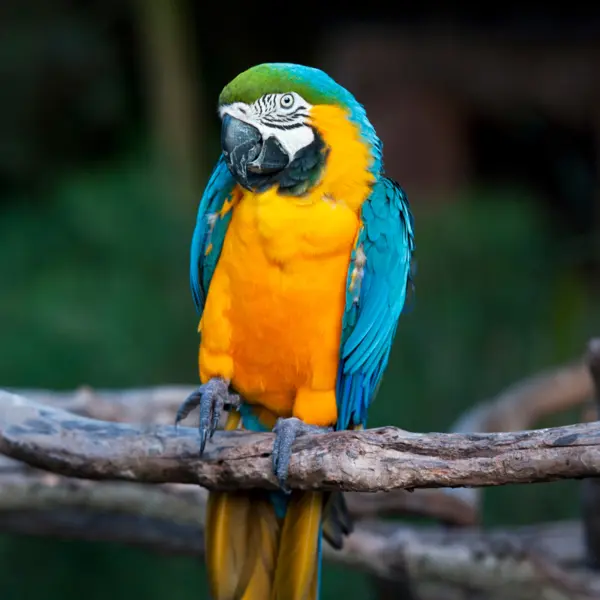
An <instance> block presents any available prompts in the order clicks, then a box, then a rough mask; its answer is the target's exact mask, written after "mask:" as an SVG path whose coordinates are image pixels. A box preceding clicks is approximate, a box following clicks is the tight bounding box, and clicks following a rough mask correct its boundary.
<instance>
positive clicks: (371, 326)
mask: <svg viewBox="0 0 600 600" xmlns="http://www.w3.org/2000/svg"><path fill="white" fill-rule="evenodd" d="M361 220H362V228H361V231H360V233H359V237H358V240H357V243H356V246H355V248H354V250H353V252H352V259H351V263H350V268H349V271H348V285H347V292H346V307H345V312H344V317H343V321H342V341H341V350H340V365H339V369H338V376H337V385H336V395H337V405H338V422H337V429H340V430H341V429H348V427H349V426H352V425H363V426H364V425H366V419H367V411H368V408H369V404H370V403H371V401H372V399H373V397H374V396H375V393H376V392H377V388H378V386H379V383H380V382H381V377H382V375H383V371H384V370H385V367H386V366H387V362H388V358H389V355H390V350H391V347H392V341H393V339H394V335H395V333H396V327H397V325H398V319H399V318H400V313H401V312H402V309H403V307H404V302H405V299H406V291H407V285H408V283H409V282H410V263H411V258H412V253H413V250H414V233H413V220H412V215H411V213H410V207H409V205H408V201H407V199H406V196H405V195H404V192H403V191H402V189H401V188H400V186H399V185H398V184H397V183H396V182H395V181H392V180H391V179H388V178H386V177H381V178H380V180H379V181H378V182H377V183H376V184H375V186H374V188H373V191H372V193H371V195H370V197H369V198H368V200H367V201H366V202H365V203H364V204H363V207H362V214H361Z"/></svg>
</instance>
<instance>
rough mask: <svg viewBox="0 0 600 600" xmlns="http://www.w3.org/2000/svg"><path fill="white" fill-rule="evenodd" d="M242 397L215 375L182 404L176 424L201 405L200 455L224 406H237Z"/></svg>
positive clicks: (215, 426) (229, 407)
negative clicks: (231, 391)
mask: <svg viewBox="0 0 600 600" xmlns="http://www.w3.org/2000/svg"><path fill="white" fill-rule="evenodd" d="M239 404H240V397H239V396H238V395H237V394H230V393H229V384H228V383H227V382H226V381H225V380H224V379H222V378H220V377H215V378H213V379H210V380H209V381H207V382H206V383H205V384H204V385H201V386H200V387H199V388H198V389H197V390H195V391H194V392H192V393H191V394H190V395H189V396H188V397H187V398H186V399H185V400H184V401H183V403H182V404H181V406H180V407H179V410H178V411H177V415H176V416H175V426H176V427H177V425H178V424H179V422H180V421H181V420H182V419H185V417H187V415H189V414H190V412H191V411H192V410H194V408H196V407H197V406H199V407H200V424H199V432H200V455H202V454H203V453H204V448H205V446H206V442H207V440H209V439H211V438H212V436H213V434H214V433H215V431H216V429H217V427H218V425H219V418H220V416H221V411H222V410H223V409H224V408H227V409H231V408H237V407H238V406H239Z"/></svg>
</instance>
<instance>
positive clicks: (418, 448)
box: [0, 392, 600, 492]
mask: <svg viewBox="0 0 600 600" xmlns="http://www.w3.org/2000/svg"><path fill="white" fill-rule="evenodd" d="M272 443H273V434H270V433H264V434H255V433H249V432H243V431H232V432H221V431H219V432H217V433H216V434H215V436H214V438H213V442H212V443H211V444H209V445H208V447H207V451H206V452H205V454H204V456H203V457H202V458H199V456H198V439H197V434H196V431H195V430H194V429H191V428H183V427H182V428H179V429H178V430H177V429H176V428H174V427H171V426H164V425H163V426H157V425H148V426H133V425H127V424H122V423H111V422H107V421H97V420H93V419H88V418H84V417H80V416H76V415H73V414H71V413H68V412H66V411H63V410H60V409H55V408H51V407H48V406H45V405H42V404H38V403H35V402H33V401H30V400H27V399H25V398H23V397H21V396H17V395H15V394H10V393H7V392H0V452H2V453H3V454H5V455H6V456H10V457H12V458H15V459H17V460H22V461H23V462H26V463H28V464H30V465H32V466H34V467H39V468H42V469H45V470H48V471H53V472H55V473H58V474H63V475H68V476H71V477H79V478H86V479H121V480H129V481H140V482H147V483H167V482H170V483H196V484H199V485H202V486H204V487H208V488H218V489H233V488H235V489H248V488H266V489H273V488H275V487H276V482H275V478H274V476H273V474H272V468H271V447H272ZM598 474H600V423H598V422H594V423H585V424H579V425H570V426H566V427H555V428H549V429H540V430H537V431H522V432H517V433H512V432H511V433H495V434H444V433H431V434H415V433H410V432H406V431H403V430H400V429H397V428H394V427H383V428H379V429H371V430H365V431H360V432H358V431H342V432H334V433H329V434H326V435H316V436H305V437H303V438H300V439H299V440H298V441H297V442H296V443H295V444H294V452H293V455H292V460H291V463H290V474H289V485H290V487H292V488H297V489H321V490H336V489H337V490H342V491H363V492H365V491H379V490H391V489H396V488H404V489H412V488H418V487H424V488H427V487H456V486H490V485H503V484H507V483H531V482H540V481H553V480H557V479H573V478H580V477H591V476H597V475H598Z"/></svg>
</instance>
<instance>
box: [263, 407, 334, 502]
mask: <svg viewBox="0 0 600 600" xmlns="http://www.w3.org/2000/svg"><path fill="white" fill-rule="evenodd" d="M273 431H274V432H275V444H274V445H273V471H274V472H275V476H276V477H277V481H279V486H280V487H281V489H282V490H283V491H284V492H286V493H289V492H290V491H291V490H290V489H289V488H288V487H287V486H286V485H285V480H286V479H287V474H288V469H289V466H290V458H291V457H292V445H293V443H294V440H295V439H296V438H297V437H298V436H300V435H305V434H307V433H313V434H314V433H328V432H330V431H333V427H318V426H316V425H307V424H306V423H304V421H301V420H300V419H298V418H296V417H290V418H288V419H284V418H279V419H277V422H276V423H275V427H273Z"/></svg>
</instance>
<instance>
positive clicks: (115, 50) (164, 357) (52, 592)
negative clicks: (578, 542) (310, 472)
mask: <svg viewBox="0 0 600 600" xmlns="http://www.w3.org/2000/svg"><path fill="white" fill-rule="evenodd" d="M370 4H373V3H370ZM309 5H310V7H312V8H314V6H313V3H309ZM309 5H307V7H306V8H307V10H306V11H301V12H302V14H298V15H297V16H296V18H295V20H294V26H293V27H292V26H291V24H290V22H286V21H285V20H281V21H277V20H276V19H275V16H274V15H273V14H272V11H270V12H269V14H264V15H263V14H261V15H259V16H257V15H256V14H254V15H252V11H251V10H250V9H251V7H250V6H245V5H243V4H241V3H238V2H233V3H231V12H232V14H234V13H235V14H236V18H235V19H234V18H233V17H232V16H229V17H227V18H226V17H225V16H224V15H223V14H221V13H220V12H217V9H218V7H212V9H211V8H205V7H201V6H200V5H199V3H198V5H196V4H195V3H191V2H179V3H167V2H161V1H156V2H154V1H153V0H148V1H147V2H142V1H140V2H137V3H136V2H131V3H121V2H117V1H116V0H109V1H105V2H100V1H89V2H75V1H67V0H61V1H55V2H52V3H46V4H44V3H43V2H41V1H40V2H34V1H33V0H24V1H19V0H4V2H3V4H2V7H1V8H0V34H1V35H0V78H1V80H0V90H1V91H0V243H1V245H0V249H1V255H2V260H0V332H1V338H2V344H1V345H0V386H2V387H30V388H31V387H43V388H55V389H70V388H73V387H76V386H79V385H81V384H88V385H91V386H97V387H105V388H106V387H127V386H146V385H153V384H162V383H194V382H196V380H197V374H196V349H197V343H198V339H197V334H196V315H195V312H194V309H193V304H192V301H191V297H190V293H189V289H188V263H187V261H188V248H189V243H190V239H191V234H192V230H193V226H194V221H195V211H196V206H197V201H198V199H199V197H200V195H201V193H202V189H203V185H204V182H205V181H206V177H207V175H208V173H209V170H210V168H211V166H212V164H213V163H214V161H215V160H216V158H217V156H218V152H219V149H218V135H219V130H218V122H217V118H216V114H215V110H214V107H215V104H216V97H217V94H218V92H219V90H220V88H221V87H222V86H223V85H225V84H226V83H227V82H228V81H229V80H230V79H231V78H232V77H233V76H235V75H236V74H237V73H238V72H239V71H241V70H243V69H244V68H247V67H248V66H251V65H252V64H255V63H258V62H262V61H265V60H291V61H297V62H303V63H309V64H313V65H315V66H321V67H322V68H326V69H327V70H328V71H329V72H330V73H331V74H332V75H333V76H334V77H336V78H337V79H338V80H339V81H340V82H341V83H343V84H347V85H348V86H349V87H351V89H352V90H353V91H355V92H356V93H357V95H358V96H359V99H360V100H363V101H364V102H365V104H366V107H367V110H368V112H369V115H370V116H371V118H372V120H373V122H374V123H375V124H376V125H377V126H378V129H379V132H380V134H381V137H382V138H383V140H384V142H385V144H386V147H390V148H391V149H392V153H391V159H390V158H387V159H386V164H387V167H388V171H389V173H390V175H392V176H394V177H395V178H397V179H399V180H400V182H401V183H402V184H403V185H404V187H405V189H406V191H407V193H408V196H409V199H410V200H411V203H412V207H413V210H414V214H415V221H416V233H417V265H418V272H417V276H416V294H415V296H414V298H413V302H412V310H411V311H410V312H409V313H408V314H407V315H406V316H405V317H404V318H403V320H402V323H401V326H400V328H399V333H398V336H397V342H396V345H395V347H394V351H393V354H392V361H391V365H390V367H389V371H388V373H387V376H386V378H385V380H384V384H383V387H382V391H381V393H380V395H379V397H378V400H377V402H376V403H375V405H374V407H373V410H372V419H371V422H370V424H371V425H382V424H395V425H399V426H402V427H403V428H406V429H411V430H416V431H432V430H445V429H447V428H448V427H449V426H450V425H451V423H452V422H453V421H454V419H455V418H456V417H457V416H458V415H459V414H460V412H461V411H462V410H464V409H466V408H467V407H469V406H470V405H471V404H472V403H473V402H476V401H478V400H481V399H483V398H485V397H488V396H490V395H493V394H495V393H497V392H498V391H500V390H501V389H502V388H503V387H504V386H507V385H508V384H510V383H512V382H513V381H515V380H516V379H519V378H521V377H524V376H526V375H528V374H530V373H533V372H535V371H536V370H539V369H542V368H546V367H548V366H551V365H554V364H558V363H561V362H562V361H565V360H570V359H572V358H573V357H575V356H578V355H579V354H580V353H581V352H582V350H583V348H584V344H585V342H586V340H587V339H588V338H589V337H590V336H591V335H593V334H594V332H597V331H598V324H599V321H600V311H598V309H597V300H598V289H597V286H596V285H595V282H596V281H597V274H598V261H597V258H598V256H597V254H598V253H597V250H598V247H597V242H595V240H596V239H597V237H596V236H597V233H598V219H597V212H596V206H597V174H598V166H599V165H600V161H599V160H598V159H599V157H598V135H599V134H598V131H599V130H598V127H597V113H595V114H594V113H593V112H591V113H589V112H586V110H588V109H587V108H586V106H587V105H586V104H585V102H583V100H582V103H581V106H580V107H578V108H573V107H571V106H570V105H568V103H567V105H565V106H562V107H560V106H559V108H558V109H556V107H555V109H556V110H554V112H553V111H550V110H547V107H544V105H543V103H541V105H538V104H536V101H535V99H534V100H531V99H528V98H523V99H522V100H521V101H520V100H519V99H518V98H520V96H519V95H518V94H516V93H515V97H516V98H517V100H515V101H514V102H513V104H510V105H508V104H507V106H506V107H503V108H502V109H501V110H500V111H498V110H497V109H495V112H494V111H491V110H490V111H487V110H486V104H485V101H484V100H481V101H479V104H478V105H477V106H475V107H474V106H472V103H470V102H467V101H465V102H463V103H462V104H461V108H460V109H459V110H458V112H456V113H453V116H452V119H453V122H458V123H460V127H458V128H457V131H458V134H453V136H454V137H452V136H450V138H451V142H447V140H448V134H447V133H446V142H447V145H448V144H449V147H450V150H449V151H448V154H447V156H449V157H452V158H454V157H455V156H456V155H457V154H458V153H459V151H460V152H462V153H463V154H464V155H466V156H467V157H468V160H466V163H468V166H467V167H465V166H464V163H461V164H462V166H458V167H456V166H455V167H454V171H453V175H452V176H444V175H443V174H442V175H440V174H439V173H440V169H439V168H438V169H437V171H436V169H434V165H433V162H432V163H428V161H427V156H429V155H430V153H432V152H434V150H435V149H436V148H437V139H438V138H437V137H436V135H437V130H436V131H434V132H433V140H434V143H432V145H431V147H426V148H425V150H423V149H422V148H421V151H420V152H421V155H424V156H425V159H424V160H422V164H419V165H416V166H415V165H413V164H412V163H411V164H410V165H408V164H407V161H406V160H403V156H406V153H407V152H408V153H410V152H411V149H413V148H414V149H415V152H416V153H417V154H419V150H418V149H419V143H420V142H421V141H423V140H426V139H427V132H426V131H424V130H423V131H422V132H420V131H419V129H418V127H417V128H416V129H413V130H412V131H408V133H410V136H412V137H410V138H409V139H408V140H405V139H404V137H403V135H404V136H405V135H408V133H407V130H406V129H401V130H400V131H399V130H396V129H394V128H393V127H386V125H385V123H390V121H389V119H390V118H391V119H392V120H393V119H394V118H395V115H397V117H398V119H401V118H406V114H404V113H403V114H401V113H400V109H398V108H397V107H396V106H395V104H394V98H395V97H396V96H395V95H394V94H396V93H400V92H394V93H391V94H389V95H388V94H385V93H383V92H382V91H381V89H382V86H381V81H379V82H377V83H378V84H379V85H376V84H375V83H372V84H369V81H368V78H367V80H366V82H365V80H364V79H360V64H358V63H357V64H356V65H355V68H356V72H353V71H349V70H348V65H347V61H346V62H344V58H343V57H344V56H345V54H344V48H345V46H344V44H345V42H344V40H348V39H349V40H351V41H352V45H353V44H354V43H356V44H358V45H360V43H361V40H362V38H361V36H362V32H363V31H364V32H365V39H367V37H368V36H369V35H372V32H373V31H375V32H376V31H377V28H378V27H379V26H380V24H381V22H382V21H381V17H382V16H385V19H386V26H385V27H386V31H388V30H389V29H390V28H393V27H397V28H398V31H399V32H404V33H406V32H408V33H409V34H410V35H412V36H413V38H414V39H416V40H417V42H416V43H417V45H418V36H419V35H421V34H422V33H423V32H430V31H431V30H432V28H433V30H434V31H438V30H439V25H440V24H443V25H444V27H445V30H444V31H447V33H446V34H445V35H447V36H449V39H451V40H454V41H456V43H458V41H459V40H461V39H463V37H464V36H463V32H465V31H466V32H468V33H469V34H473V35H475V34H478V35H479V34H481V32H482V31H483V32H485V30H486V27H487V28H489V27H490V24H489V23H483V22H479V21H478V20H477V19H474V18H473V17H472V16H469V15H466V14H462V15H461V14H450V13H449V12H448V11H446V12H443V13H440V12H439V11H437V12H436V11H434V10H428V8H427V6H426V5H424V6H423V7H421V9H419V10H416V9H411V10H410V11H404V12H403V14H402V15H396V14H391V13H389V12H388V13H386V14H385V15H383V13H382V12H381V11H380V9H381V7H380V6H379V5H378V4H377V3H374V4H373V6H371V7H370V9H369V11H370V12H368V14H362V13H361V19H363V20H362V21H361V19H359V17H358V16H354V15H352V14H351V13H345V15H344V18H343V19H342V18H340V17H339V15H338V14H337V13H336V12H335V10H334V8H333V7H332V8H331V9H323V8H322V9H321V10H322V15H321V16H322V18H320V20H319V23H318V24H316V23H315V21H314V16H313V15H314V11H313V12H311V11H310V10H308V9H309V8H310V7H309ZM315 6H316V3H315ZM381 10H382V9H381ZM378 11H380V12H378ZM511 14H512V13H511ZM378 16H379V19H378V18H377V17H378ZM365 19H366V20H365ZM363 21H364V22H363ZM367 23H368V24H367ZM582 23H583V19H582V20H581V22H580V21H573V22H571V21H568V22H567V25H568V27H567V26H566V25H565V22H562V25H563V26H564V27H563V36H562V37H561V36H559V37H558V38H556V36H554V37H553V34H552V35H551V34H548V32H549V31H555V29H556V28H555V25H556V22H555V21H553V20H552V19H551V18H550V17H548V16H543V15H539V14H536V13H533V12H532V13H527V14H524V15H519V14H517V13H514V14H512V16H511V17H510V18H508V17H506V18H503V19H496V21H495V23H494V24H493V27H494V28H495V29H493V30H494V31H495V32H497V33H498V32H499V37H498V36H497V37H496V40H497V39H500V41H502V39H503V37H502V36H505V42H504V43H505V45H508V46H510V44H512V43H513V42H512V41H511V40H512V39H513V38H512V37H511V36H512V35H513V33H511V32H514V31H515V30H516V31H519V32H520V35H521V38H520V39H521V40H523V39H525V40H526V41H527V40H531V41H533V43H534V45H535V44H536V43H537V42H535V40H539V39H540V38H541V39H542V40H543V41H544V44H546V46H548V47H549V48H551V50H552V52H554V54H553V56H554V55H556V54H557V53H558V56H560V55H561V48H563V47H568V45H569V44H570V43H572V42H573V40H581V32H580V30H579V29H577V27H578V24H579V25H581V24H582ZM587 25H588V28H587V29H586V31H589V28H590V22H589V21H588V23H587ZM592 25H593V23H592ZM435 27H438V29H436V28H435ZM553 27H554V29H553ZM592 29H593V31H598V30H597V28H596V29H594V28H593V27H592ZM307 31H310V32H311V35H307ZM346 32H349V33H347V34H346ZM540 32H542V33H541V34H540ZM544 32H546V33H544ZM398 35H400V34H398ZM544 36H545V37H544ZM332 40H335V52H334V51H333V50H331V51H330V44H331V48H332V47H333V45H334V41H332ZM309 42H310V43H309ZM381 43H382V44H383V49H384V50H385V43H384V42H381ZM490 45H491V42H490ZM541 47H542V46H541V45H540V46H539V47H538V46H536V48H537V50H536V51H539V52H541V50H540V48H541ZM544 47H545V46H544ZM390 51H391V50H390ZM565 54H566V50H565ZM434 58H435V57H434ZM369 60H370V59H369ZM490 60H491V59H490ZM513 60H515V64H514V67H515V69H517V68H518V64H517V63H518V61H519V60H520V58H518V57H515V58H514V59H513ZM581 60H585V57H584V58H582V59H581ZM392 62H393V61H392ZM367 66H368V65H367ZM359 80H360V81H361V82H362V83H360V85H358V84H357V87H358V88H359V89H355V88H353V87H352V82H353V81H359ZM411 81H412V80H411ZM549 81H550V84H549V85H552V83H553V80H552V76H550V79H549ZM471 83H473V85H474V86H475V87H477V85H478V82H477V81H475V82H473V81H472V82H471ZM554 84H555V86H557V87H558V88H560V86H564V85H566V84H565V83H564V81H561V80H560V79H559V78H558V77H557V79H556V81H555V82H554ZM409 85H414V81H413V82H412V83H410V82H407V83H406V86H409ZM428 85H429V86H430V87H429V88H427V89H430V88H431V85H433V84H431V85H430V84H428ZM482 85H483V83H482ZM503 85H504V86H505V87H506V89H507V90H508V89H509V88H510V86H511V85H513V84H512V83H511V81H510V79H509V78H507V79H506V81H505V83H504V84H503ZM514 85H515V86H516V85H517V84H514ZM573 85H574V84H573ZM403 86H404V83H403V81H402V80H400V81H398V80H394V82H393V83H392V82H391V81H390V89H393V90H398V89H400V90H402V89H405V88H403ZM425 87H427V86H425ZM383 89H384V90H385V86H384V88H383ZM406 89H407V88H406ZM444 89H445V92H444V93H447V90H448V89H455V90H459V91H457V92H456V93H455V94H454V96H453V98H454V100H456V98H458V99H460V98H461V95H460V86H458V84H457V85H456V86H455V88H452V86H447V87H446V88H444ZM359 91H362V92H363V96H364V98H363V96H361V95H360V94H359ZM573 94H575V95H576V92H575V91H574V92H573ZM559 96H560V94H559ZM432 97H435V98H439V94H438V93H437V92H436V93H435V94H433V96H432ZM482 97H484V98H485V94H483V96H482ZM444 98H445V96H444ZM446 104H448V105H449V104H451V102H450V100H448V102H447V103H446V102H445V101H444V106H445V105H446ZM402 106H404V107H405V108H406V107H408V108H410V104H407V103H404V104H403V105H402ZM419 106H422V103H421V104H420V105H419ZM578 106H579V105H578ZM582 107H583V108H582ZM408 108H406V111H408ZM394 111H398V112H397V113H395V112H394ZM569 111H571V112H569ZM577 111H579V112H577ZM575 113H576V114H575ZM435 114H437V113H435ZM435 114H434V112H433V109H432V112H431V118H430V119H427V114H426V121H427V122H435V118H437V117H436V116H435ZM387 115H391V117H387ZM457 115H459V117H457ZM409 116H410V115H409ZM594 118H595V119H596V121H594V120H593V119H594ZM386 119H387V120H386ZM394 122H396V121H394ZM594 124H595V125H594ZM439 131H441V129H440V130H439ZM440 139H441V133H440ZM402 143H405V144H406V147H404V146H402V145H401V144H402ZM399 144H400V146H399ZM423 144H425V142H423ZM438 157H439V155H438ZM413 159H414V157H413ZM414 160H416V159H414ZM445 164H450V162H449V159H448V160H447V161H446V163H445ZM430 166H431V169H429V167H430ZM438 166H439V165H438ZM417 167H418V168H417ZM419 170H421V171H422V172H423V173H424V175H423V176H422V177H420V178H419V177H417V176H414V174H415V173H418V172H419ZM442 171H443V169H442ZM432 173H433V174H432ZM436 173H437V175H436ZM454 175H456V176H454ZM457 181H458V183H456V182H457ZM578 418H579V416H578V414H572V415H566V416H563V417H562V421H563V422H567V421H569V420H570V421H573V420H576V419H578ZM558 421H559V419H557V420H556V422H558ZM577 492H578V485H577V484H576V483H573V482H569V483H556V484H545V485H535V486H534V485H531V486H523V487H505V488H502V489H490V490H486V492H485V505H484V510H485V522H486V524H500V523H532V522H536V521H540V520H549V519H558V518H565V517H570V516H576V515H577V514H578V507H579V506H578V496H577ZM340 590H341V591H340ZM340 594H343V595H345V597H347V598H366V597H369V588H368V585H367V582H366V580H365V579H364V578H363V577H361V576H360V575H357V574H351V573H348V572H345V571H342V570H340V569H335V568H332V567H330V566H327V567H326V569H325V574H324V591H323V598H324V599H325V600H327V599H333V598H335V597H339V595H340ZM0 595H1V597H2V599H3V600H13V599H25V598H44V599H45V598H48V599H50V600H52V599H54V598H61V600H70V599H75V598H80V597H82V596H85V597H86V598H87V599H88V600H95V599H100V598H107V597H111V598H113V599H115V600H121V599H123V600H124V599H126V598H127V599H129V598H131V597H143V598H146V599H148V600H154V599H156V600H158V599H162V598H166V597H171V598H178V599H181V600H185V599H188V598H189V599H190V600H191V599H192V598H193V599H196V600H197V599H199V598H206V597H207V594H206V591H205V582H204V571H203V566H202V565H201V564H199V563H198V561H195V560H191V559H183V558H170V557H163V556H155V555H151V554H149V553H146V552H144V551H142V550H137V549H131V548H122V547H117V546H112V545H110V544H100V543H82V542H72V541H61V540H51V539H35V538H25V537H23V538H21V537H16V536H6V535H4V536H0Z"/></svg>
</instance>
